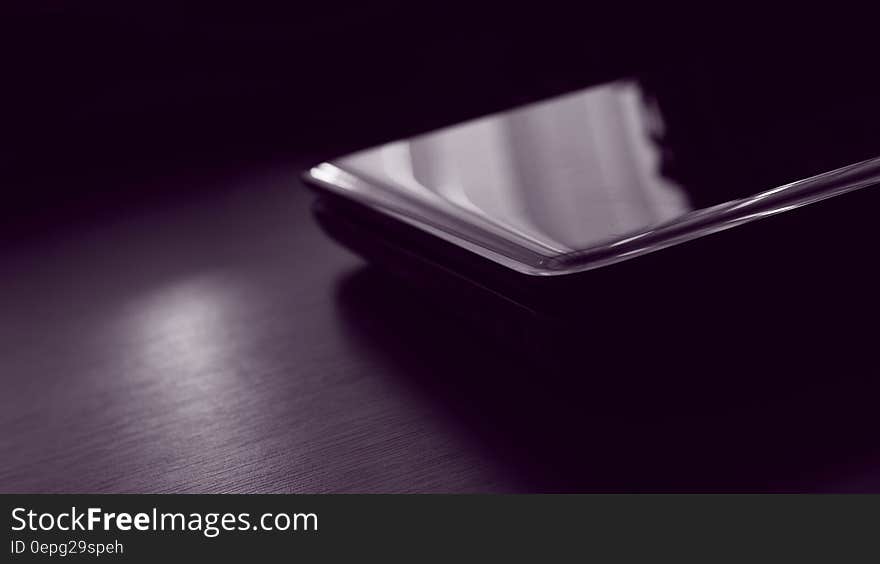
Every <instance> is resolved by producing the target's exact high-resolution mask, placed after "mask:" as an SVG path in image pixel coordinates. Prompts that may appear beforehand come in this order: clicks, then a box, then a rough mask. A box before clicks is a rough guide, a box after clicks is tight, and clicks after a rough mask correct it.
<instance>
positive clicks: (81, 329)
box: [0, 163, 516, 493]
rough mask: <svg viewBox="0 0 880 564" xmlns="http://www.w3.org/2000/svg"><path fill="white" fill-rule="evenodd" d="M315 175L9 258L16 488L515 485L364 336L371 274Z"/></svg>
mask: <svg viewBox="0 0 880 564" xmlns="http://www.w3.org/2000/svg"><path fill="white" fill-rule="evenodd" d="M300 167H301V164H299V163H287V164H282V165H279V166H275V167H274V168H272V167H269V168H257V169H250V170H246V171H234V172H232V173H227V174H224V175H219V176H218V175H216V174H213V175H199V174H195V175H192V174H190V175H188V176H184V177H182V178H177V177H171V178H163V179H162V180H161V181H158V180H157V181H156V182H157V183H160V182H161V183H162V184H163V186H162V188H161V189H162V190H165V191H166V192H169V191H170V192H172V193H174V192H175V191H177V190H178V189H179V195H175V196H172V197H171V198H170V199H167V198H166V199H165V200H163V201H161V202H154V203H152V204H151V205H146V206H139V207H138V208H137V209H135V210H130V209H126V210H123V211H122V212H120V213H116V214H115V215H114V216H113V219H111V220H109V221H102V222H85V223H84V224H80V225H77V226H75V227H74V228H67V229H63V230H59V232H58V233H54V234H52V235H50V236H46V237H43V238H40V239H39V240H37V241H34V242H30V243H29V244H27V245H22V246H20V247H19V248H18V249H17V250H15V251H8V252H6V253H5V256H4V260H3V261H2V267H0V268H2V277H0V311H2V324H0V332H2V333H0V337H2V339H0V358H2V365H0V381H2V384H3V392H2V394H0V491H4V492H156V493H160V492H343V491H357V492H375V491H496V490H508V489H511V488H514V487H516V486H515V483H513V482H512V481H511V480H510V479H508V478H507V477H505V473H504V471H503V467H500V466H499V465H498V464H497V463H496V462H494V461H493V460H492V459H491V458H490V457H488V456H487V455H486V454H485V453H483V452H482V451H481V450H480V449H478V448H476V447H475V446H474V445H473V444H472V442H471V441H470V439H469V438H468V436H467V433H465V432H463V430H462V429H460V428H456V427H455V425H453V424H450V423H449V422H448V421H447V419H446V418H444V417H442V416H440V415H438V413H436V411H437V409H436V407H431V406H430V405H428V404H426V403H425V402H424V401H420V400H419V399H418V398H417V397H415V396H414V394H413V392H412V391H411V390H409V389H408V388H407V387H406V386H405V385H402V384H401V382H400V380H399V379H394V378H389V377H388V376H389V375H388V374H387V373H388V372H389V371H393V370H394V367H389V366H387V365H385V366H383V365H382V360H381V358H379V357H377V356H375V355H370V354H365V353H364V351H363V350H362V348H363V345H362V344H360V343H358V342H357V340H356V339H355V338H354V337H352V336H351V335H350V334H349V333H348V330H347V329H346V327H345V326H344V320H343V319H342V317H341V315H340V312H339V311H338V310H339V307H340V306H339V304H338V303H337V298H336V293H337V287H338V286H339V284H340V283H341V281H342V280H344V279H345V278H346V277H348V276H349V275H350V274H351V273H352V272H355V271H357V270H359V269H361V268H362V263H361V261H360V260H359V259H357V258H355V257H354V256H352V255H350V254H348V253H347V252H346V251H343V250H342V249H340V248H339V247H337V246H335V245H334V244H332V243H331V242H330V241H329V240H328V239H326V238H325V237H324V236H322V235H321V234H320V233H319V232H318V230H317V227H316V226H315V225H314V223H313V222H312V221H311V219H310V217H309V211H308V207H309V202H310V200H311V195H310V194H308V193H307V192H306V191H305V189H304V188H303V187H302V186H301V185H299V183H298V180H297V176H298V173H299V171H300ZM169 183H170V184H171V187H169V186H168V184H169ZM193 183H201V184H203V185H204V186H203V187H204V188H207V190H202V191H197V192H198V193H197V194H195V195H194V194H193V193H192V192H193V191H192V190H188V189H189V188H190V187H191V186H190V185H191V184H193ZM174 184H178V185H179V186H178V187H177V188H175V187H174ZM145 188H146V189H149V188H150V187H149V186H147V187H145ZM156 188H157V189H158V184H157V186H156Z"/></svg>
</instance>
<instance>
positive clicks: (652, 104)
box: [311, 58, 880, 274]
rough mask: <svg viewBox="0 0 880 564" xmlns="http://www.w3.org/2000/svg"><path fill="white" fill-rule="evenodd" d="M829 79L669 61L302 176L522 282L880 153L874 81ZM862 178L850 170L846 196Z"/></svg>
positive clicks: (800, 69)
mask: <svg viewBox="0 0 880 564" xmlns="http://www.w3.org/2000/svg"><path fill="white" fill-rule="evenodd" d="M844 66H845V65H844ZM834 69H836V73H837V74H836V75H830V76H824V77H820V76H819V75H817V72H818V70H820V69H817V67H816V63H815V61H808V60H800V59H797V58H795V59H786V60H777V61H765V62H763V64H761V65H759V64H757V63H754V62H742V61H740V62H736V63H734V62H730V63H729V64H726V63H725V62H724V61H719V60H713V61H711V62H707V61H705V60H692V61H678V62H676V64H669V65H667V66H666V67H664V68H659V69H648V70H646V71H645V72H644V73H641V74H636V75H633V76H627V77H621V78H620V79H618V80H615V81H612V82H609V83H605V84H599V85H596V86H594V87H591V88H588V89H586V90H582V91H579V92H574V93H571V94H567V95H564V96H560V97H557V98H553V99H550V100H545V101H542V102H539V103H536V104H532V105H529V106H525V107H521V108H517V109H513V110H510V111H506V112H502V113H498V114H494V115H490V116H487V117H484V118H481V119H477V120H474V121H470V122H466V123H463V124H459V125H455V126H452V127H448V128H445V129H442V130H438V131H435V132H431V133H428V134H425V135H421V136H417V137H413V138H410V139H405V140H401V141H397V142H392V143H388V144H386V145H383V146H380V147H376V148H372V149H369V150H365V151H361V152H358V153H356V154H352V155H348V156H345V157H342V158H340V159H337V160H335V161H332V162H330V163H325V164H323V165H320V166H319V167H316V168H315V169H313V171H312V173H311V174H312V176H313V177H316V178H317V180H319V181H321V182H322V183H324V184H325V185H329V186H332V187H335V188H337V189H339V191H341V192H343V193H345V194H347V195H349V196H352V197H355V198H358V199H362V200H364V201H366V202H367V203H369V204H370V205H372V206H374V207H376V208H378V209H383V210H385V211H387V212H389V213H391V214H392V215H395V216H397V217H398V218H400V219H403V220H406V221H409V222H410V223H413V224H415V225H419V226H421V227H424V228H425V229H428V230H432V231H433V232H435V233H436V234H439V235H441V236H443V235H446V236H449V237H448V238H451V240H454V241H455V242H457V243H459V244H460V245H462V246H464V247H466V248H469V249H470V250H474V251H477V252H479V251H481V250H482V251H487V252H488V253H489V254H488V255H487V256H489V258H495V259H496V260H498V262H502V263H505V264H507V265H508V266H512V267H514V268H517V267H518V266H519V267H522V268H517V269H518V270H522V271H524V272H528V273H530V274H541V273H553V270H554V268H553V264H554V260H555V259H558V258H559V257H571V256H575V257H578V256H579V255H584V254H585V252H586V254H589V251H592V252H593V255H595V256H593V258H592V259H590V260H585V261H581V263H582V264H581V266H578V261H577V260H575V267H576V268H575V269H581V270H582V269H584V268H586V267H585V266H583V265H586V266H590V265H599V264H601V263H602V261H601V260H596V257H601V256H606V257H607V256H609V253H611V255H614V252H613V251H610V250H609V249H611V248H612V247H614V246H615V245H618V246H619V244H620V243H621V242H627V240H628V239H638V238H639V237H642V238H643V239H644V238H645V237H646V236H647V237H648V239H650V237H653V236H654V234H656V233H660V232H662V231H663V229H666V227H664V226H677V227H675V229H673V231H675V232H676V233H680V232H681V231H682V229H685V230H687V229H688V227H686V225H693V224H694V219H693V218H695V217H701V216H699V215H698V214H697V212H700V211H701V210H713V209H730V208H731V207H734V206H732V205H731V204H730V203H731V202H736V201H742V200H743V199H748V198H755V197H756V196H759V195H761V194H764V193H766V192H767V191H769V190H772V189H775V188H778V187H780V186H784V185H786V184H788V183H793V182H796V181H799V180H801V179H805V178H808V177H812V176H814V175H817V174H820V173H823V172H826V171H831V170H834V169H838V168H840V167H844V166H846V165H851V164H852V163H856V162H859V161H864V160H866V159H871V158H873V157H877V156H880V109H878V108H877V107H876V106H877V100H880V89H878V87H877V85H876V84H875V82H876V81H875V80H874V79H873V78H871V77H870V76H862V75H858V74H856V75H853V74H852V73H848V71H847V69H845V68H844V69H841V68H840V65H837V66H836V67H834ZM817 78H821V80H817ZM875 169H877V170H876V172H880V167H877V166H875V165H870V169H869V170H868V171H867V172H865V170H864V169H862V170H860V171H858V174H857V175H856V176H857V180H858V183H859V187H864V186H865V185H866V180H865V179H866V177H867V178H868V182H867V183H870V181H872V179H873V177H874V175H875ZM866 175H867V176H866ZM877 177H878V179H880V175H877ZM823 182H825V184H824V185H827V186H830V187H831V188H834V187H835V186H834V184H833V183H831V184H829V183H828V182H827V181H823ZM827 186H826V187H827ZM798 189H799V190H800V188H798ZM823 189H825V188H823ZM749 205H752V204H751V203H750V204H749ZM780 205H781V204H780ZM725 206H727V207H726V208H725ZM712 213H715V212H712ZM710 215H711V214H710ZM725 221H730V219H729V218H728V219H727V220H725ZM697 223H698V222H697ZM682 225H685V227H682ZM658 229H659V230H658ZM668 231H669V229H667V232H668ZM664 237H666V238H667V239H669V237H670V235H668V233H667V235H664ZM673 239H674V237H673ZM670 240H671V239H670ZM643 246H644V245H643ZM620 248H621V249H622V250H621V253H618V255H620V254H623V255H625V254H626V253H630V254H632V253H633V252H634V251H633V250H632V249H631V248H627V247H625V246H624V247H620ZM588 258H589V257H588ZM618 258H619V257H618ZM591 260H592V262H590V261H591ZM558 264H562V263H558ZM558 264H557V267H556V270H557V271H563V272H564V271H565V268H559V267H558Z"/></svg>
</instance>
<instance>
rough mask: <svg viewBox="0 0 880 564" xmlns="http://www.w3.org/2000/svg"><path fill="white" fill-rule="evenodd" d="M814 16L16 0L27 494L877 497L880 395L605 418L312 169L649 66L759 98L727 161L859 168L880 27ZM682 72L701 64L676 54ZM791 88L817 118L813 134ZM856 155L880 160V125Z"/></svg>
mask: <svg viewBox="0 0 880 564" xmlns="http://www.w3.org/2000/svg"><path fill="white" fill-rule="evenodd" d="M807 19H808V20H809V22H805V21H804V17H803V14H801V13H797V14H795V13H782V14H774V15H772V16H771V15H770V14H768V13H766V12H751V13H749V14H742V13H739V14H729V13H711V14H709V13H707V14H695V13H688V12H680V13H675V12H671V11H665V10H659V9H657V8H653V9H650V10H649V9H645V8H643V7H639V6H635V5H624V6H616V7H608V6H586V7H585V6H580V7H579V9H577V10H575V9H574V8H570V7H567V8H562V7H560V6H557V5H553V4H546V5H543V4H542V5H531V6H528V7H516V6H513V5H505V6H500V5H480V6H476V5H474V6H463V5H458V4H450V3H442V4H440V3H438V4H428V3H421V2H419V3H416V2H382V3H370V4H352V5H344V4H338V3H334V4H317V3H313V4H299V3H297V4H292V3H291V4H269V5H261V6H259V7H247V8H245V7H238V8H234V9H233V8H227V7H225V6H221V5H213V6H211V7H204V6H196V5H195V4H193V3H174V4H172V3H168V4H163V3H149V4H131V3H126V4H118V3H111V2H91V3H79V4H68V3H64V2H36V3H28V4H22V5H21V6H16V7H14V8H10V9H9V11H8V14H7V17H5V18H4V22H3V24H2V26H3V28H4V33H3V34H2V39H0V41H2V49H3V88H2V107H0V114H2V123H3V127H2V129H0V190H2V195H3V198H4V206H3V209H2V211H0V218H2V221H0V224H2V228H0V231H2V238H0V253H2V263H0V312H2V322H0V358H2V359H3V362H2V365H0V377H2V383H3V386H4V391H3V394H2V400H0V401H2V410H0V413H2V415H0V428H2V432H0V460H2V463H0V487H2V489H3V490H4V491H37V492H42V491H69V492H92V491H104V492H108V491H112V492H126V491H138V492H167V491H187V492H193V491H201V492H224V491H237V492H301V491H306V492H322V491H535V490H541V491H546V490H551V491H560V490H561V491H608V490H614V491H619V490H623V491H643V490H651V491H658V490H660V491H666V490H682V489H684V490H687V489H698V490H724V491H727V490H737V491H741V490H749V491H754V490H758V491H764V490H777V491H778V490H784V491H791V490H795V491H803V490H806V491H817V490H819V491H829V490H831V491H841V490H843V491H851V490H871V489H872V488H873V485H872V484H873V483H875V478H874V477H873V476H874V474H873V471H872V468H873V464H872V461H873V460H875V459H876V454H875V448H874V440H873V435H874V434H873V433H872V430H873V429H874V428H875V420H874V416H873V405H872V403H871V402H870V401H869V396H866V395H864V394H858V393H853V392H847V393H845V394H839V393H838V394H832V395H834V397H835V398H836V399H835V403H833V405H829V404H828V403H827V402H826V401H825V399H826V398H827V393H826V392H827V389H826V388H823V387H822V386H821V385H820V386H819V387H818V388H811V390H812V391H811V392H809V393H807V394H806V395H804V394H802V393H801V390H798V393H795V394H791V395H790V396H786V395H785V394H783V396H779V395H778V394H777V395H772V396H768V397H769V398H770V399H768V400H767V401H762V402H761V404H762V406H763V407H762V408H761V410H758V412H756V411H755V408H754V405H753V402H750V401H745V402H744V403H743V402H742V401H741V398H742V395H741V394H740V395H735V396H736V398H739V399H736V400H734V401H722V402H720V403H719V402H715V401H710V402H707V403H705V404H702V405H699V406H697V407H698V409H695V410H693V412H687V413H686V414H685V415H681V414H674V415H669V414H667V415H668V416H669V417H671V419H667V418H666V416H661V417H659V419H657V417H656V416H655V415H650V416H648V415H645V414H642V416H640V417H636V418H630V417H629V415H630V414H631V412H629V411H627V410H626V409H624V410H622V411H619V412H616V413H611V412H613V411H614V410H613V409H609V410H600V412H598V413H597V414H596V415H595V416H594V417H593V416H591V417H590V418H588V419H586V420H585V419H583V418H582V410H583V402H581V401H580V400H579V396H578V394H577V393H574V391H573V390H579V388H577V387H575V388H573V389H567V388H566V387H565V385H561V386H560V387H559V388H557V387H556V385H559V383H561V382H566V381H567V380H566V378H562V380H557V381H556V382H557V384H556V385H554V384H552V383H551V384H550V385H549V386H548V385H547V384H544V383H542V384H540V385H536V384H535V383H534V382H533V381H532V380H530V378H531V377H533V376H534V374H532V373H531V372H529V370H525V372H524V369H523V367H522V366H520V365H518V364H517V362H516V361H515V360H512V359H508V358H506V356H505V354H504V347H505V344H504V343H501V345H500V347H501V349H498V348H493V347H496V345H492V346H485V344H484V342H485V341H484V335H483V334H481V333H479V332H478V331H477V330H475V329H474V328H470V327H467V326H466V325H463V324H461V323H460V322H459V321H458V320H456V319H455V318H447V317H444V316H443V315H442V311H438V310H436V309H431V308H430V307H429V304H428V302H430V301H431V300H426V299H424V297H420V296H418V295H413V294H410V293H408V291H407V290H406V289H405V288H403V287H399V286H396V285H393V284H392V282H391V281H389V280H386V279H385V278H384V277H383V276H382V275H381V274H379V273H377V272H375V271H373V270H371V269H368V268H364V266H363V262H362V261H361V260H360V259H358V258H356V257H354V256H353V255H351V254H349V253H348V252H346V251H344V250H342V249H341V248H339V247H337V246H336V245H334V244H332V243H331V242H330V241H329V240H327V239H326V238H325V237H324V236H323V235H322V234H321V233H320V232H319V231H318V230H317V228H316V227H315V225H314V223H313V221H312V219H311V217H310V214H309V204H310V202H311V196H310V195H309V194H308V193H307V192H306V191H305V189H304V187H303V186H302V185H301V184H300V183H299V181H298V176H299V173H300V172H301V171H302V170H303V169H305V168H306V167H308V166H309V165H311V164H314V163H315V162H318V161H320V160H321V159H324V158H328V157H331V156H334V155H338V154H341V153H344V152H346V151H350V150H353V149H355V148H359V147H365V146H369V145H371V144H375V143H378V142H381V141H387V140H391V139H395V138H399V137H402V136H405V135H410V134H413V133H416V132H421V131H426V130H430V129H432V128H435V127H438V126H441V125H444V124H448V123H452V122H456V121H460V120H463V119H466V118H469V117H474V116H478V115H482V114H485V113H487V112H490V111H496V110H500V109H503V108H507V107H511V106H514V105H518V104H523V103H526V102H528V101H531V100H536V99H540V98H543V97H546V96H550V95H553V94H558V93H562V92H566V91H570V90H573V89H576V88H580V87H584V86H587V85H589V84H593V83H596V82H599V81H602V80H606V79H610V78H614V77H618V76H624V75H627V74H629V73H632V72H636V71H648V70H650V71H651V72H652V73H654V74H653V75H652V76H653V77H654V83H653V84H654V85H655V87H656V88H657V89H658V91H662V90H663V85H664V81H667V82H668V81H673V82H675V83H676V84H681V82H682V81H684V82H685V83H687V84H692V85H693V87H692V88H691V87H690V86H689V87H686V88H678V89H677V90H676V95H675V96H673V97H672V98H669V97H668V96H667V100H671V102H672V104H671V105H670V108H669V111H670V112H671V113H670V115H672V116H673V117H674V116H675V114H676V107H678V109H679V110H684V109H689V108H692V107H693V105H694V104H702V105H703V106H702V107H703V109H713V110H714V109H717V108H718V107H721V108H729V109H730V112H728V113H727V114H726V115H728V116H729V119H728V121H727V122H726V123H725V126H726V131H727V132H728V133H729V137H726V138H725V140H724V142H725V143H728V144H729V145H724V147H728V146H729V147H731V148H736V149H737V150H736V151H730V152H727V153H726V152H724V151H722V152H721V153H718V152H716V153H715V154H722V155H730V156H729V157H728V158H723V159H722V160H720V161H716V162H713V163H712V166H711V167H706V166H703V167H700V166H696V167H691V168H690V170H692V171H697V174H698V176H699V174H708V173H711V174H715V171H717V170H725V171H726V174H725V178H727V179H728V180H730V182H731V185H733V184H735V183H734V182H733V181H734V180H737V179H742V178H746V177H748V178H753V175H754V174H758V175H759V176H760V178H762V181H766V182H768V183H769V185H772V184H773V182H775V181H786V180H789V179H788V178H777V177H775V176H774V173H775V171H773V170H765V171H761V170H759V169H755V168H753V167H750V166H746V164H749V163H751V164H754V162H755V161H754V159H752V161H749V163H746V162H745V161H743V159H742V155H743V154H748V153H749V152H748V151H746V152H745V153H744V152H743V151H742V150H740V149H742V148H743V147H750V148H751V154H752V155H756V156H762V155H766V154H768V151H771V150H772V154H773V155H774V156H775V157H776V158H780V159H782V160H783V161H784V160H786V159H788V160H789V161H790V162H792V163H795V164H797V166H801V167H803V168H802V169H799V170H801V171H802V172H803V173H804V174H809V173H814V172H819V171H821V170H825V169H827V168H829V167H831V166H832V165H840V164H846V162H849V161H848V160H846V159H848V158H850V157H851V156H852V154H853V152H852V151H849V150H848V151H846V152H845V154H844V152H841V151H840V149H841V147H842V146H843V145H844V144H842V143H841V142H840V139H841V135H848V136H849V137H852V135H851V132H852V130H853V129H852V127H851V126H852V124H850V126H847V127H843V126H839V123H840V122H839V120H837V119H836V118H835V115H838V113H837V110H835V109H834V108H842V107H852V104H856V105H858V107H860V108H865V109H864V113H863V115H865V116H866V121H865V122H862V121H861V120H857V123H856V126H859V127H860V126H862V125H864V124H866V123H873V122H872V121H871V120H872V119H873V120H874V121H876V118H873V117H872V116H873V114H872V113H871V110H872V108H873V102H874V100H876V99H878V98H877V97H876V96H875V93H876V92H877V90H876V88H877V78H876V76H875V75H876V73H875V72H874V71H873V68H874V66H875V65H874V63H873V53H874V50H873V49H872V48H871V41H872V40H871V36H870V35H866V34H864V33H862V31H861V30H860V28H861V26H860V25H859V23H858V22H859V18H858V17H857V16H856V15H854V14H844V15H839V16H838V17H835V16H834V15H833V14H821V15H819V16H818V17H810V18H807ZM863 21H864V20H863ZM684 60H686V61H688V63H687V64H686V65H681V64H679V63H681V61H684ZM670 64H672V65H673V66H675V67H676V68H678V69H681V68H685V69H694V72H693V73H692V72H690V71H687V70H686V71H684V72H682V71H681V70H679V71H677V72H679V73H680V74H678V75H667V74H664V71H663V69H664V68H668V67H669V65H670ZM656 69H660V70H656ZM718 69H734V70H733V71H731V72H726V71H725V72H719V71H718ZM710 74H711V75H712V76H714V77H715V78H714V79H713V80H712V81H711V82H707V81H705V80H703V79H702V78H701V77H704V76H708V75H710ZM670 76H671V77H672V78H669V77H670ZM843 90H845V92H846V95H845V96H844V97H843V98H841V97H840V96H835V95H834V94H836V93H839V92H841V91H843ZM681 92H685V94H686V95H684V96H682V95H681ZM688 93H690V94H688ZM768 100H769V101H770V102H768ZM841 100H842V101H841ZM771 102H772V103H771ZM832 102H833V103H832ZM784 108H789V109H790V111H791V115H792V116H796V115H802V114H803V113H804V111H807V112H808V113H812V114H813V115H815V116H816V119H815V120H812V119H811V120H808V121H802V122H800V125H799V126H798V127H796V128H794V129H791V128H790V127H789V126H790V125H791V123H792V119H783V118H780V117H779V116H780V110H781V109H784ZM792 108H793V109H792ZM811 110H812V111H811ZM680 113H683V114H687V113H688V112H687V111H681V112H680ZM721 113H722V114H724V112H721ZM782 113H783V114H784V113H785V112H784V111H783V112H782ZM848 115H851V114H848ZM869 117H870V118H871V119H868V118H869ZM676 123H678V126H679V129H678V131H684V132H685V133H687V132H691V134H693V133H694V132H697V133H699V132H700V131H701V130H702V128H705V127H706V126H707V125H715V124H707V123H704V122H701V121H699V120H697V121H694V122H688V121H687V120H686V119H679V120H678V121H677V122H676ZM780 124H785V126H784V127H783V126H780ZM836 127H840V129H837V130H836V129H835V128H836ZM873 131H875V130H874V129H872V128H864V129H862V132H863V133H862V134H861V136H858V135H857V136H856V138H857V139H858V140H861V141H867V142H871V141H873V139H874V138H875V137H874V136H873V134H872V132H873ZM817 133H818V134H817ZM684 137H685V138H688V135H684ZM697 137H699V135H697ZM849 137H847V138H849ZM685 146H688V144H687V143H685ZM853 146H855V147H856V148H857V151H856V153H858V154H861V155H862V156H870V155H869V154H868V153H870V151H869V150H868V149H869V146H870V147H871V148H872V147H873V144H871V143H855V144H854V145H853ZM697 148H698V149H699V147H697ZM850 148H851V147H850ZM805 154H808V155H810V158H808V159H804V158H803V155H805ZM691 155H692V156H691V157H690V162H691V163H694V162H697V163H700V162H702V156H701V154H700V152H699V151H697V152H696V153H691ZM841 161H843V162H841ZM700 171H702V172H700ZM706 171H708V172H706ZM744 171H749V172H748V175H747V174H746V172H744ZM756 171H757V172H756ZM679 172H680V171H679ZM761 175H763V176H761ZM792 180H793V178H792ZM828 227H829V228H833V227H832V226H828ZM441 309H442V308H441ZM438 343H441V345H439V346H438ZM731 344H732V346H734V345H736V343H731ZM567 376H568V377H570V376H571V374H569V375H567ZM574 376H575V377H579V374H575V375H574ZM650 376H652V375H650V374H648V375H646V377H650ZM548 377H549V378H551V382H552V377H553V375H552V374H551V375H549V376H548V375H546V374H545V375H541V378H544V379H546V378H548ZM542 382H546V380H542ZM814 383H815V382H814ZM823 385H824V384H823ZM538 388H539V389H540V393H536V391H535V390H536V389H538ZM816 390H819V391H816ZM838 391H839V390H838ZM716 392H717V394H716V396H717V395H719V394H720V395H721V396H723V395H724V394H723V393H722V392H723V387H719V389H718V390H716ZM672 393H673V394H675V392H672ZM716 396H713V397H716ZM853 396H857V397H858V398H859V400H860V401H859V402H856V403H851V400H852V399H853ZM780 397H783V399H779V398H780ZM613 405H617V404H613ZM620 407H625V406H620ZM652 413H653V412H652ZM756 413H760V415H756ZM816 413H823V414H824V415H823V416H822V417H819V418H817V417H816ZM682 417H684V419H682ZM682 429H689V430H691V431H693V432H690V433H689V432H681V430H682ZM670 433H678V434H675V435H670ZM817 441H818V443H819V444H820V446H817Z"/></svg>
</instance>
